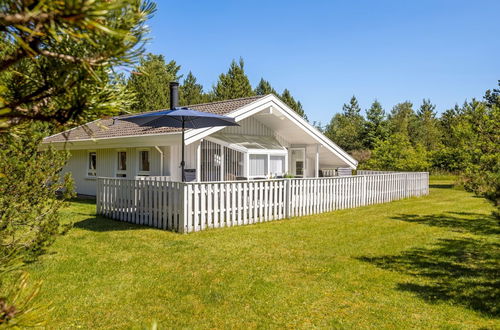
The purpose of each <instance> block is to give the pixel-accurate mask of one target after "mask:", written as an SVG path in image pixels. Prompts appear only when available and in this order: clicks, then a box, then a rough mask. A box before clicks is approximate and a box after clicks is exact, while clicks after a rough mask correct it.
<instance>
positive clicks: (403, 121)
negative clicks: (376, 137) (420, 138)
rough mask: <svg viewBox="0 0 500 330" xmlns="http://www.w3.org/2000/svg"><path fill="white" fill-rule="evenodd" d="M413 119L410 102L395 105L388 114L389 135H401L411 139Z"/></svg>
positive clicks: (413, 128)
mask: <svg viewBox="0 0 500 330" xmlns="http://www.w3.org/2000/svg"><path fill="white" fill-rule="evenodd" d="M415 119H416V116H415V111H414V110H413V104H412V103H411V102H409V101H406V102H403V103H398V104H396V105H395V106H394V107H393V108H392V111H391V113H390V114H389V128H390V132H391V134H395V133H401V134H403V135H406V136H407V137H409V138H410V139H412V138H413V136H414V134H413V133H414V131H415V123H416V120H415Z"/></svg>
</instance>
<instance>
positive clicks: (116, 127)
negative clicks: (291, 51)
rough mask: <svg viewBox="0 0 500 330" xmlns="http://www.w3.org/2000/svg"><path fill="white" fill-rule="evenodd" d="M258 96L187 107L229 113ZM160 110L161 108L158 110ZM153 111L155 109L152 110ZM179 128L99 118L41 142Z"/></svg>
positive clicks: (147, 132)
mask: <svg viewBox="0 0 500 330" xmlns="http://www.w3.org/2000/svg"><path fill="white" fill-rule="evenodd" d="M262 97H263V96H262V95H259V96H251V97H244V98H239V99H233V100H226V101H218V102H211V103H203V104H194V105H189V106H188V107H189V108H191V109H193V110H198V111H204V112H210V113H215V114H218V115H226V114H229V113H231V112H233V111H235V110H237V109H239V108H242V107H243V106H245V105H247V104H250V103H252V102H254V101H256V100H258V99H260V98H262ZM158 111H162V110H158ZM152 112H155V111H152ZM125 116H129V115H123V116H118V117H116V118H120V117H125ZM178 131H180V128H173V127H146V126H139V125H137V124H134V123H130V122H127V121H123V120H114V119H112V118H109V119H99V120H96V121H93V122H90V123H87V124H85V125H82V126H78V127H75V128H73V129H71V130H67V131H64V132H61V133H59V134H55V135H52V136H49V137H46V138H45V139H44V140H43V142H44V143H49V142H66V141H78V140H88V139H102V138H111V137H120V136H130V135H148V134H161V133H172V132H178Z"/></svg>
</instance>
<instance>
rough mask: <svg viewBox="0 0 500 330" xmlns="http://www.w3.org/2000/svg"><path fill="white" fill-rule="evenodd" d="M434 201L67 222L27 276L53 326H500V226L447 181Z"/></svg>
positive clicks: (84, 205)
mask: <svg viewBox="0 0 500 330" xmlns="http://www.w3.org/2000/svg"><path fill="white" fill-rule="evenodd" d="M440 179H441V180H440V181H436V182H433V188H432V189H431V194H430V196H427V197H422V198H412V199H406V200H402V201H397V202H393V203H388V204H381V205H374V206H368V207H362V208H358V209H352V210H342V211H336V212H332V213H326V214H321V215H316V216H307V217H302V218H296V219H291V220H283V221H277V222H271V223H266V224H258V225H251V226H244V227H235V228H224V229H217V230H209V231H204V232H199V233H193V234H188V235H181V234H175V233H171V232H166V231H161V230H156V229H150V228H145V227H140V226H135V225H130V224H127V223H120V222H116V221H112V220H108V219H104V218H101V217H96V216H95V215H94V209H95V206H94V204H93V203H92V202H91V201H83V200H80V201H75V202H73V203H72V204H71V206H70V207H69V208H67V209H65V210H64V212H65V214H66V219H67V221H74V222H75V226H74V228H73V229H72V230H70V232H69V233H67V234H66V235H65V236H62V237H60V238H58V239H57V241H56V243H55V244H54V246H53V247H51V248H50V251H49V253H48V254H46V255H44V256H43V257H42V258H41V260H40V261H39V262H36V263H34V264H31V265H30V266H29V272H30V273H31V277H32V278H35V279H41V280H43V287H42V291H41V293H40V296H39V299H40V301H41V302H51V303H52V306H53V310H52V312H51V320H52V321H51V325H52V326H53V327H54V328H75V327H82V328H99V327H106V328H124V327H126V328H130V327H132V328H141V327H148V326H151V324H153V322H156V323H157V324H158V326H159V328H164V327H196V328H221V327H224V328H233V327H236V328H258V327H265V328H269V327H280V328H281V327H290V328H296V327H301V328H305V327H307V328H309V327H328V328H332V327H334V328H405V327H406V328H408V327H411V328H499V327H500V322H499V319H498V317H499V309H498V306H497V305H498V302H499V286H500V285H499V284H500V283H499V279H500V274H499V266H498V265H499V259H498V257H499V239H498V237H499V236H498V234H499V226H498V222H497V221H496V220H494V219H493V218H492V217H490V215H489V214H490V213H491V211H492V208H491V207H490V206H489V205H488V204H487V202H485V201H484V200H483V199H480V198H476V197H474V196H472V195H470V194H468V193H466V192H464V191H460V190H455V189H452V188H451V186H450V182H449V181H446V180H444V178H440Z"/></svg>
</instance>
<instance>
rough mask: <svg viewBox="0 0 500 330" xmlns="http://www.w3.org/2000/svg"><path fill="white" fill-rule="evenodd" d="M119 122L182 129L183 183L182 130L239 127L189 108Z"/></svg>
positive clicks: (132, 117)
mask: <svg viewBox="0 0 500 330" xmlns="http://www.w3.org/2000/svg"><path fill="white" fill-rule="evenodd" d="M118 119H119V120H124V121H128V122H131V123H135V124H137V125H139V126H148V127H180V128H182V161H181V168H182V181H183V182H184V181H185V174H184V165H185V162H184V129H185V128H195V129H196V128H205V127H216V126H239V125H238V124H237V123H236V122H235V120H234V118H230V117H226V116H221V115H216V114H214V113H209V112H202V111H196V110H193V109H189V108H175V109H172V110H162V111H156V112H152V113H145V114H140V115H133V116H128V117H121V118H118Z"/></svg>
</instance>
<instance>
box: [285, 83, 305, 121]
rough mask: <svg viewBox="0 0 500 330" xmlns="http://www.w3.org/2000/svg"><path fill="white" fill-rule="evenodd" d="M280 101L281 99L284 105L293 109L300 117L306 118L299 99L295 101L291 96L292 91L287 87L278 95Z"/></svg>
mask: <svg viewBox="0 0 500 330" xmlns="http://www.w3.org/2000/svg"><path fill="white" fill-rule="evenodd" d="M279 98H280V99H281V101H283V102H284V103H285V104H286V105H288V106H289V107H290V108H292V109H293V111H295V112H296V113H298V114H299V115H300V116H301V117H303V118H304V119H305V120H307V116H306V114H305V112H304V109H303V108H302V103H300V101H296V100H295V99H294V97H293V96H292V93H290V91H289V90H288V89H286V88H285V89H284V90H283V93H281V95H280V96H279Z"/></svg>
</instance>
